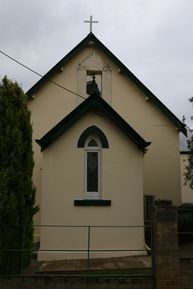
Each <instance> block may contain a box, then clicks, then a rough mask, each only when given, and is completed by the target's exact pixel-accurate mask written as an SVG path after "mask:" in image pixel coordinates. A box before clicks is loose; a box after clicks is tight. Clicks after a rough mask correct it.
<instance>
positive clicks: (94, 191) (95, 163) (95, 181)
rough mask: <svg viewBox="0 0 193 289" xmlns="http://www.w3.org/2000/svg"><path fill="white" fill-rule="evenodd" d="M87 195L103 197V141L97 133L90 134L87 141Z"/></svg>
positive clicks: (91, 197)
mask: <svg viewBox="0 0 193 289" xmlns="http://www.w3.org/2000/svg"><path fill="white" fill-rule="evenodd" d="M84 148H85V197H86V199H100V197H101V148H102V145H101V142H100V139H99V138H98V137H97V136H96V135H90V136H88V137H87V139H86V141H85V146H84Z"/></svg>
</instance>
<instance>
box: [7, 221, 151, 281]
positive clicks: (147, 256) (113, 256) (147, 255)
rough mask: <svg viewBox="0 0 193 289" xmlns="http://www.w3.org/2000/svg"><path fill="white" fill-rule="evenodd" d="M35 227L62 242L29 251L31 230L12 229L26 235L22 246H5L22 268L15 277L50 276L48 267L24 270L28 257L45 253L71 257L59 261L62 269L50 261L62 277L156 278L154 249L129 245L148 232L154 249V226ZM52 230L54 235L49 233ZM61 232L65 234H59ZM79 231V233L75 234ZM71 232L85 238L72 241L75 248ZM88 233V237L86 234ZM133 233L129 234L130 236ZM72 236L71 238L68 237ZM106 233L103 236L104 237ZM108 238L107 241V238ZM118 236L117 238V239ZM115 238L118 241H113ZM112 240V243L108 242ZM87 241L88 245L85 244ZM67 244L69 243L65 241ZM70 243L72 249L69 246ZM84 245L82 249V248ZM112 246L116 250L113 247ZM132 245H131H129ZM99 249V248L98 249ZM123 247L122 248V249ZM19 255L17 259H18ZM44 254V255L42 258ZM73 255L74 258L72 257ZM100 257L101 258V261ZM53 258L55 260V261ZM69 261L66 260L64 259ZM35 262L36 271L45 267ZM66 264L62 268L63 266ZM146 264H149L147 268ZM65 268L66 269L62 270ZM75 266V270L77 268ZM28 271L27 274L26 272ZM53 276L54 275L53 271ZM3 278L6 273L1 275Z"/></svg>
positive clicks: (18, 227)
mask: <svg viewBox="0 0 193 289" xmlns="http://www.w3.org/2000/svg"><path fill="white" fill-rule="evenodd" d="M35 227H40V231H41V232H44V234H45V236H51V235H54V234H56V236H59V237H60V238H61V240H59V241H58V240H57V242H56V243H57V245H59V247H56V246H55V244H54V243H52V240H49V241H48V245H47V247H44V241H45V240H43V241H42V243H43V244H41V246H40V248H39V247H38V248H37V247H36V248H29V247H26V240H25V238H26V232H27V231H28V230H27V229H28V226H12V227H11V228H10V230H11V229H13V228H14V229H19V232H20V234H21V235H22V236H21V238H20V244H21V247H20V248H18V246H16V247H14V242H12V244H13V246H11V247H6V248H5V247H4V248H3V250H2V251H3V252H4V254H7V257H8V258H12V256H13V259H14V258H15V260H17V259H19V261H18V260H17V263H16V265H17V266H19V267H20V268H19V270H18V272H17V273H12V274H11V275H12V276H25V275H26V274H27V275H28V276H29V275H30V274H31V275H33V276H34V274H38V276H39V275H40V274H44V275H45V274H47V273H48V271H46V269H45V267H44V270H43V271H41V270H39V271H35V272H34V271H30V270H29V268H30V267H29V268H28V269H27V270H23V268H24V260H25V258H26V256H25V255H26V253H27V252H28V253H31V254H32V255H33V256H37V255H38V256H44V254H45V253H46V254H50V253H51V254H53V255H56V257H57V254H59V255H60V256H67V258H63V257H62V258H59V259H60V261H58V268H57V262H47V264H49V265H50V268H51V267H52V268H53V264H54V266H55V267H54V272H55V273H54V274H55V275H57V274H58V275H60V276H61V274H65V276H66V275H74V274H76V276H77V275H78V274H80V275H81V276H82V275H83V274H84V275H98V274H102V275H104V274H105V275H109V274H111V275H148V276H153V271H154V268H153V261H152V260H153V257H152V256H153V250H152V249H151V248H150V247H135V245H137V243H138V242H137V241H136V242H135V244H129V238H130V236H133V235H136V234H138V235H140V236H141V235H142V234H143V236H144V231H146V232H148V234H146V238H148V244H149V245H150V246H151V244H153V234H152V226H151V224H148V225H145V226H90V225H88V226H71V225H69V226H67V225H37V226H34V228H35ZM47 230H50V231H51V234H49V233H48V232H47V234H46V231H47ZM59 230H60V231H61V234H59V233H58V231H59ZM75 231H77V233H76V234H75V233H74V232H75ZM69 232H71V236H70V237H72V236H73V238H74V237H76V236H78V234H79V235H81V236H82V239H83V240H80V238H79V239H76V244H75V243H74V242H75V238H74V239H73V240H72V243H74V245H75V246H74V247H72V244H70V243H69V241H70V238H69V236H68V235H69ZM83 232H84V234H82V233H83ZM128 232H129V233H128ZM67 234H68V235H67ZM101 234H102V235H101ZM104 236H105V238H106V239H104ZM115 236H116V238H115ZM112 237H113V238H114V240H113V239H112ZM64 238H66V239H67V241H66V246H67V247H61V245H62V243H63V242H62V240H64ZM109 240H111V244H110V243H108V242H109ZM83 241H84V242H83ZM64 243H65V242H64ZM69 244H70V246H69ZM79 244H81V246H80V245H79ZM112 244H113V245H114V247H112ZM127 244H128V246H126V245H127ZM97 246H98V247H97ZM119 246H120V247H119ZM15 254H17V258H16V257H15ZM42 254H43V255H42ZM69 255H70V256H73V258H69ZM97 255H98V256H100V258H97ZM76 256H78V257H79V256H83V258H80V257H79V258H77V257H76ZM51 259H53V258H51ZM63 259H65V261H64V260H63ZM32 261H33V263H36V268H37V267H38V264H40V263H41V264H43V263H42V262H38V261H37V260H36V259H33V260H32ZM61 264H62V265H61ZM144 264H145V265H144ZM61 266H63V267H62V268H59V267H61ZM73 266H74V267H73ZM26 272H27V273H26ZM49 273H50V272H49ZM1 275H2V274H1ZM3 275H4V276H8V275H9V276H10V274H9V272H4V274H3Z"/></svg>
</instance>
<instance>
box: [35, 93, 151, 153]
mask: <svg viewBox="0 0 193 289" xmlns="http://www.w3.org/2000/svg"><path fill="white" fill-rule="evenodd" d="M88 111H94V112H96V111H97V112H100V113H102V114H103V115H104V116H106V117H107V118H109V119H110V120H111V121H112V122H113V123H114V124H115V125H116V126H117V127H118V128H119V129H120V130H121V131H122V132H123V133H124V134H125V135H126V136H127V137H128V138H129V139H130V140H131V141H132V142H133V143H134V144H135V145H136V146H138V148H139V149H140V150H142V151H143V152H145V149H146V147H147V146H149V145H150V142H146V141H145V140H144V139H143V138H142V137H141V136H140V135H139V134H138V133H137V132H136V131H135V130H134V129H133V128H132V127H131V126H130V125H129V124H128V123H127V122H126V121H125V120H124V119H123V118H122V117H121V116H120V115H119V114H118V113H117V112H116V111H115V110H114V109H113V108H112V107H111V106H110V105H109V104H108V103H107V102H106V101H105V100H104V99H103V98H102V97H100V96H98V95H97V94H94V95H91V96H89V97H88V98H87V99H86V100H84V101H83V102H82V103H81V104H80V105H79V106H77V107H76V108H75V109H74V110H73V111H72V112H70V113H69V114H68V115H67V116H66V117H65V118H63V119H62V120H61V121H60V122H59V123H58V124H57V125H55V126H54V127H53V128H52V129H51V130H50V131H49V132H48V133H46V134H45V135H44V136H43V137H42V138H41V139H39V140H36V142H37V143H38V144H39V145H40V146H41V150H42V151H43V150H44V149H46V148H47V147H48V146H49V145H50V144H51V143H53V142H54V141H55V140H56V139H57V138H58V137H59V136H60V135H61V134H63V133H64V132H65V131H66V130H67V129H69V128H70V127H71V126H72V125H73V124H74V123H75V122H76V121H77V120H79V119H80V118H81V117H82V116H84V115H85V113H87V112H88Z"/></svg>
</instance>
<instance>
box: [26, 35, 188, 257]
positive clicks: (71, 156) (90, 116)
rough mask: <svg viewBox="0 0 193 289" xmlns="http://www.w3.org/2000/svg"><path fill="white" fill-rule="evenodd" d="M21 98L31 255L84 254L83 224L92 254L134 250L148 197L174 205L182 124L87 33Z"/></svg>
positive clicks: (140, 243) (140, 245)
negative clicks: (26, 124) (31, 192)
mask: <svg viewBox="0 0 193 289" xmlns="http://www.w3.org/2000/svg"><path fill="white" fill-rule="evenodd" d="M27 96H28V105H29V109H30V111H31V121H32V126H33V150H34V162H35V166H34V175H33V178H34V184H35V186H36V194H37V203H38V205H39V207H40V213H39V214H38V215H37V216H36V217H35V223H36V224H41V225H49V226H43V227H42V228H41V229H40V231H38V230H36V238H40V251H39V254H38V257H39V260H56V259H64V258H85V257H86V252H85V251H84V249H85V248H86V246H87V241H88V239H87V233H88V231H87V230H88V226H89V230H91V231H90V233H91V240H90V248H91V250H93V252H92V256H93V257H105V256H117V255H120V254H121V255H128V254H133V255H136V254H140V252H143V250H145V241H144V229H143V227H142V226H143V225H144V218H145V221H147V220H149V218H150V215H149V209H150V206H151V204H152V203H153V202H154V200H155V199H167V200H172V202H173V203H174V204H175V205H178V204H180V203H181V188H180V186H181V183H180V155H179V132H182V133H183V134H185V135H186V128H185V126H184V124H183V123H182V122H181V121H180V120H179V119H178V118H177V117H176V116H175V115H174V114H173V113H172V112H171V111H170V110H169V109H168V108H167V107H166V106H165V105H164V104H163V103H162V102H161V101H160V100H159V99H158V98H157V97H156V96H155V95H154V94H153V93H152V92H151V91H150V90H149V89H148V88H147V87H146V86H145V85H144V84H143V83H142V82H141V81H140V80H139V79H138V78H137V77H136V76H135V75H134V74H133V73H132V72H131V71H130V70H129V69H128V68H127V67H126V66H125V65H124V64H123V63H121V61H120V60H119V59H118V58H117V57H116V56H115V55H113V53H112V52H111V51H110V50H109V49H108V48H107V47H105V46H104V44H103V43H102V42H101V41H100V40H99V39H98V38H97V37H96V36H95V35H94V34H93V33H92V32H90V33H89V34H88V35H87V36H86V37H85V38H84V39H83V40H82V41H81V42H80V43H79V44H78V45H77V46H76V47H74V48H73V49H72V50H71V51H70V52H69V53H68V54H67V55H66V56H64V58H63V59H61V60H60V61H59V62H58V63H57V64H56V65H55V66H54V67H53V68H52V69H51V70H50V71H49V72H47V73H46V74H45V75H44V76H43V77H42V78H41V79H40V80H39V81H38V82H37V83H36V84H35V85H34V86H33V87H32V88H31V89H30V90H29V91H28V92H27ZM62 226H65V227H62ZM114 226H115V227H114ZM119 226H122V227H119ZM129 226H133V228H131V227H129ZM126 248H128V249H129V250H134V251H129V252H128V251H127V252H115V251H113V252H103V254H102V253H101V252H100V250H105V249H106V250H111V249H112V250H116V249H117V250H118V249H126ZM56 249H57V251H56ZM51 250H55V251H53V252H52V251H51ZM60 250H61V251H60ZM63 250H64V251H63ZM65 250H66V251H65ZM68 250H69V251H68ZM73 250H74V251H73Z"/></svg>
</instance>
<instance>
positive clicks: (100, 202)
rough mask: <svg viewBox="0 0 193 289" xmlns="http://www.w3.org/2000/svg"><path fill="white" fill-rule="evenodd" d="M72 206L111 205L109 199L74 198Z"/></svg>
mask: <svg viewBox="0 0 193 289" xmlns="http://www.w3.org/2000/svg"><path fill="white" fill-rule="evenodd" d="M74 206H101V207H102V206H111V200H74Z"/></svg>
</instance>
